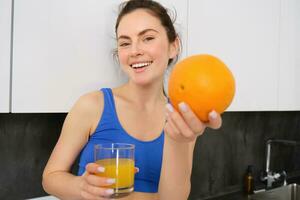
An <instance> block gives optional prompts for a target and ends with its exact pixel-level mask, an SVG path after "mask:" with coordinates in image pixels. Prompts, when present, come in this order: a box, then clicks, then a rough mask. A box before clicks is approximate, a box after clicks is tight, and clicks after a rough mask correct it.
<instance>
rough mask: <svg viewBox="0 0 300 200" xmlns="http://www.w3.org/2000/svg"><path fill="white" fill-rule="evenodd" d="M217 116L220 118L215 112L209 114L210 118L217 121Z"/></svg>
mask: <svg viewBox="0 0 300 200" xmlns="http://www.w3.org/2000/svg"><path fill="white" fill-rule="evenodd" d="M217 116H218V113H217V112H216V111H214V110H213V111H211V112H210V113H209V117H210V118H211V119H217Z"/></svg>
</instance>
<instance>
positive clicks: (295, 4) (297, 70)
mask: <svg viewBox="0 0 300 200" xmlns="http://www.w3.org/2000/svg"><path fill="white" fill-rule="evenodd" d="M279 36H280V68H279V69H280V71H279V72H280V73H279V88H278V109H279V110H300V38H299V36H300V2H299V1H298V0H282V2H281V21H280V34H279Z"/></svg>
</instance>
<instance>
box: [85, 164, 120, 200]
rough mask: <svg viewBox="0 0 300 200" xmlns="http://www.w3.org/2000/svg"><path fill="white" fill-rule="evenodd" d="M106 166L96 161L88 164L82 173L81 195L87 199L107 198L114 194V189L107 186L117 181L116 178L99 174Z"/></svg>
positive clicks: (102, 199) (104, 199) (99, 199)
mask: <svg viewBox="0 0 300 200" xmlns="http://www.w3.org/2000/svg"><path fill="white" fill-rule="evenodd" d="M104 170H105V169H104V168H103V167H101V166H100V165H98V164H96V163H89V164H87V165H86V171H85V172H84V174H83V175H82V180H83V181H82V184H81V187H80V188H81V197H82V198H83V199H86V200H106V199H109V196H111V195H112V194H113V192H114V191H113V189H110V188H107V186H110V185H112V184H114V183H115V179H112V178H105V177H100V176H97V175H96V174H98V173H101V172H104Z"/></svg>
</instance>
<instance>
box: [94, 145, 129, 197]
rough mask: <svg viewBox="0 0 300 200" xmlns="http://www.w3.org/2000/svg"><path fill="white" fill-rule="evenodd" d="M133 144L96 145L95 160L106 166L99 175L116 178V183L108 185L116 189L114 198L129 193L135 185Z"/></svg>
mask: <svg viewBox="0 0 300 200" xmlns="http://www.w3.org/2000/svg"><path fill="white" fill-rule="evenodd" d="M134 150H135V146H134V145H133V144H126V143H105V144H97V145H95V147H94V152H95V154H94V156H95V162H96V163H97V164H99V165H101V166H102V167H104V168H105V170H104V172H101V173H98V174H97V175H98V176H101V177H107V178H114V179H115V180H116V181H115V183H114V184H112V185H110V186H108V188H112V189H113V190H114V194H113V195H112V196H111V197H112V198H116V197H123V196H127V195H129V194H130V193H131V192H132V191H133V189H134V188H133V185H134Z"/></svg>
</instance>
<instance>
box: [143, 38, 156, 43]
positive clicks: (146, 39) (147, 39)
mask: <svg viewBox="0 0 300 200" xmlns="http://www.w3.org/2000/svg"><path fill="white" fill-rule="evenodd" d="M153 39H154V37H146V38H145V39H144V40H145V41H146V42H148V41H151V40H153Z"/></svg>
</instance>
